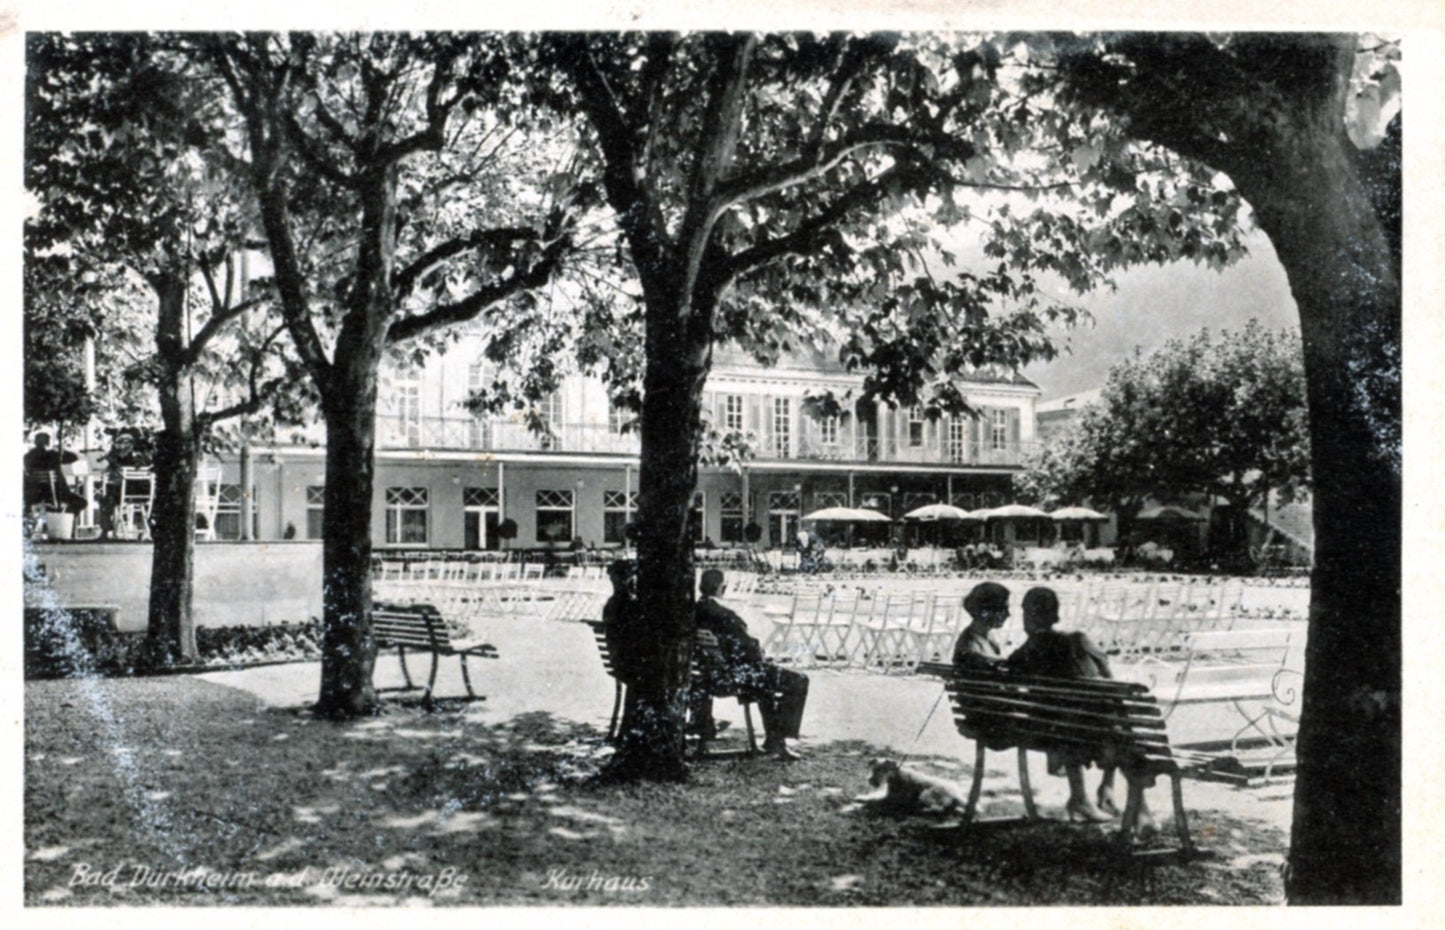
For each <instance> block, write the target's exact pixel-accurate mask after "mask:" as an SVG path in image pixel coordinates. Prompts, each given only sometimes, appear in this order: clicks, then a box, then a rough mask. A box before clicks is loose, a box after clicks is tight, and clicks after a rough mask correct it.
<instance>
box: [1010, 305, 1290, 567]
mask: <svg viewBox="0 0 1445 930" xmlns="http://www.w3.org/2000/svg"><path fill="white" fill-rule="evenodd" d="M1308 481H1309V432H1308V417H1307V412H1306V406H1305V377H1304V365H1303V353H1302V350H1301V347H1300V341H1299V338H1298V337H1297V336H1294V335H1291V334H1289V333H1284V332H1271V331H1267V330H1265V329H1264V328H1263V327H1261V326H1260V325H1259V324H1258V322H1257V321H1250V322H1249V323H1248V324H1246V326H1245V327H1244V329H1243V330H1241V331H1239V332H1235V333H1231V332H1229V331H1228V330H1222V331H1220V332H1219V333H1218V334H1217V335H1211V333H1210V332H1209V330H1207V329H1206V330H1202V331H1200V332H1199V333H1197V334H1196V335H1195V336H1193V337H1192V338H1190V339H1174V340H1170V341H1169V342H1167V343H1166V344H1165V345H1164V346H1162V347H1161V348H1160V349H1159V350H1158V351H1156V352H1154V353H1152V354H1150V355H1149V356H1135V357H1134V358H1132V359H1129V360H1126V361H1124V362H1121V363H1119V364H1117V365H1115V366H1114V367H1113V369H1112V370H1111V371H1110V372H1109V378H1108V381H1107V382H1105V385H1104V388H1103V390H1102V392H1101V394H1100V397H1099V400H1098V402H1097V403H1095V404H1091V405H1090V406H1088V407H1086V408H1085V409H1084V410H1083V411H1082V412H1081V413H1080V414H1079V415H1078V419H1077V421H1076V422H1074V423H1072V424H1070V426H1069V428H1068V429H1067V431H1066V432H1065V433H1064V434H1062V435H1061V436H1059V437H1058V438H1057V440H1056V441H1055V442H1053V443H1051V444H1050V445H1049V447H1047V448H1045V449H1042V450H1040V452H1039V453H1038V455H1037V457H1036V459H1035V461H1034V462H1033V463H1032V467H1031V469H1030V472H1029V473H1028V474H1026V475H1024V476H1022V478H1021V484H1022V485H1023V486H1024V487H1026V488H1027V489H1028V490H1029V492H1030V493H1031V494H1032V495H1033V496H1035V497H1037V498H1039V499H1041V500H1052V501H1080V500H1094V501H1097V502H1101V503H1105V504H1107V505H1108V506H1109V507H1111V508H1113V509H1114V510H1115V511H1116V512H1119V513H1120V514H1121V517H1122V518H1124V519H1125V520H1128V519H1131V518H1132V516H1133V514H1134V512H1136V511H1137V509H1138V508H1139V507H1140V506H1141V505H1142V504H1143V502H1144V500H1145V499H1146V498H1150V497H1153V498H1158V499H1170V498H1175V497H1178V496H1182V495H1186V494H1204V495H1217V496H1219V497H1222V498H1224V499H1225V500H1226V501H1228V502H1229V503H1230V504H1231V505H1233V506H1234V507H1236V508H1238V509H1245V508H1251V507H1257V506H1259V504H1260V503H1261V502H1262V501H1263V500H1264V497H1265V495H1266V494H1267V493H1268V492H1269V491H1270V490H1277V491H1281V492H1283V493H1284V494H1285V495H1286V496H1292V495H1293V494H1294V493H1295V492H1296V491H1299V490H1303V489H1304V488H1306V487H1307V486H1308ZM1234 542H1235V543H1236V544H1239V545H1242V544H1243V541H1242V540H1234Z"/></svg>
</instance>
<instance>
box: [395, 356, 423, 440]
mask: <svg viewBox="0 0 1445 930" xmlns="http://www.w3.org/2000/svg"><path fill="white" fill-rule="evenodd" d="M391 409H392V410H393V411H394V412H395V413H396V425H397V433H398V438H399V439H400V440H401V441H402V443H403V444H405V445H407V446H409V447H411V448H413V449H415V448H418V447H419V446H421V372H420V371H419V370H418V369H417V368H415V367H414V366H409V367H407V368H403V369H401V370H400V371H398V372H397V374H396V377H395V378H394V379H393V380H392V386H391Z"/></svg>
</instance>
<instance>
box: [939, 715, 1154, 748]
mask: <svg viewBox="0 0 1445 930" xmlns="http://www.w3.org/2000/svg"><path fill="white" fill-rule="evenodd" d="M959 726H960V727H965V726H966V727H969V728H970V729H986V730H991V731H994V732H1003V731H1008V730H1017V731H1019V732H1028V733H1033V734H1035V735H1044V736H1048V737H1057V738H1059V739H1069V740H1084V741H1094V742H1103V743H1109V744H1111V745H1114V744H1134V743H1137V744H1140V745H1145V744H1148V745H1150V746H1157V747H1161V748H1164V749H1166V750H1167V749H1168V746H1169V738H1168V736H1166V735H1165V734H1163V733H1140V732H1137V731H1135V730H1130V729H1124V728H1120V727H1110V726H1108V725H1106V724H1097V725H1091V724H1086V723H1074V722H1060V721H1056V720H1048V719H1042V718H1039V717H1036V716H1033V715H1025V714H1021V713H1018V712H1016V711H1003V710H978V709H971V710H969V711H968V716H967V717H965V718H964V720H963V722H962V723H961V724H960V725H959Z"/></svg>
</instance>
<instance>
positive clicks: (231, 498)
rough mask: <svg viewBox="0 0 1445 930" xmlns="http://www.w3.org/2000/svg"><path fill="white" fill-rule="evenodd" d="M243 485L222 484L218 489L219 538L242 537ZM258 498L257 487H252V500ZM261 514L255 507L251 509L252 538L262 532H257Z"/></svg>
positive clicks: (217, 528)
mask: <svg viewBox="0 0 1445 930" xmlns="http://www.w3.org/2000/svg"><path fill="white" fill-rule="evenodd" d="M242 496H243V495H242V494H241V486H240V485H239V484H222V485H220V486H219V487H217V489H216V538H217V539H240V538H241V498H242ZM255 499H256V489H255V488H252V489H251V500H253V501H254V500H255ZM260 519H261V515H260V514H258V513H256V510H255V508H254V507H253V508H252V509H251V538H252V539H255V538H257V536H259V535H260V534H259V533H258V532H257V529H258V524H259V522H260Z"/></svg>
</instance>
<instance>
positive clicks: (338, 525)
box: [316, 352, 377, 719]
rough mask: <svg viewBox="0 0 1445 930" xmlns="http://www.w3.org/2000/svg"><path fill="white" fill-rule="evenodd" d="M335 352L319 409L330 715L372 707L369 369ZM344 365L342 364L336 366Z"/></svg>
mask: <svg viewBox="0 0 1445 930" xmlns="http://www.w3.org/2000/svg"><path fill="white" fill-rule="evenodd" d="M358 355H359V353H357V354H342V353H339V352H338V353H337V367H336V368H335V369H333V371H334V373H335V375H336V382H335V384H334V385H333V391H332V392H331V393H332V396H331V397H328V398H325V399H324V400H323V405H324V408H325V414H326V491H325V509H324V511H323V515H322V538H323V542H322V548H321V552H322V555H321V561H322V611H323V613H322V620H323V627H324V631H325V632H324V637H323V641H322V645H321V694H320V697H319V698H318V699H317V702H316V709H317V712H318V713H320V714H322V715H324V716H327V717H332V718H335V719H345V718H348V717H356V716H361V715H364V714H370V713H374V712H375V711H376V708H377V697H376V690H375V688H374V687H373V686H372V683H371V675H372V669H373V667H374V666H375V664H376V641H375V639H373V637H372V635H371V502H372V495H373V494H374V492H375V478H376V463H375V433H376V367H375V364H374V363H372V362H369V361H368V360H367V359H366V358H364V357H358ZM342 366H345V369H344V370H343V367H342Z"/></svg>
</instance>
